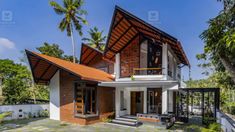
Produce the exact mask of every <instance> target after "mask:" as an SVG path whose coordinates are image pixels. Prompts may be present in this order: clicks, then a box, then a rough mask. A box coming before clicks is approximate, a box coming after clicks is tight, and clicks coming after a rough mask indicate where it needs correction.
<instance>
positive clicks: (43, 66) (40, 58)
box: [25, 50, 113, 84]
mask: <svg viewBox="0 0 235 132" xmlns="http://www.w3.org/2000/svg"><path fill="white" fill-rule="evenodd" d="M25 52H26V55H27V57H28V61H29V64H30V68H31V71H32V74H33V78H34V81H35V82H36V83H42V84H48V82H49V81H50V79H51V78H52V77H53V75H54V74H55V73H56V71H57V70H59V69H62V70H65V71H67V72H69V73H71V74H73V75H75V76H78V77H79V78H81V79H82V80H88V81H96V82H103V81H113V77H112V76H111V75H110V74H108V73H106V72H104V71H101V70H98V69H95V68H92V67H88V66H85V65H82V64H76V63H72V62H70V61H66V60H62V59H59V58H55V57H50V56H47V55H43V54H39V53H36V52H31V51H29V50H25Z"/></svg>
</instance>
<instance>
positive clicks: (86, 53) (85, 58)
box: [80, 43, 103, 65]
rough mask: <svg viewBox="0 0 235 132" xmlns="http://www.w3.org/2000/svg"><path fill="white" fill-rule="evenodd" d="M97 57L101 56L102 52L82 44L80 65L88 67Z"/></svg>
mask: <svg viewBox="0 0 235 132" xmlns="http://www.w3.org/2000/svg"><path fill="white" fill-rule="evenodd" d="M97 56H101V57H102V56H103V52H102V51H100V50H98V49H96V48H93V47H91V46H89V45H88V44H84V43H82V49H81V54H80V64H84V65H88V64H89V63H90V62H91V61H92V60H94V59H95V58H96V57H97Z"/></svg>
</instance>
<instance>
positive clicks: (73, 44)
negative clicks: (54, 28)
mask: <svg viewBox="0 0 235 132" xmlns="http://www.w3.org/2000/svg"><path fill="white" fill-rule="evenodd" d="M70 29H71V40H72V47H73V63H76V60H75V57H76V54H75V43H74V38H73V26H72V24H70Z"/></svg>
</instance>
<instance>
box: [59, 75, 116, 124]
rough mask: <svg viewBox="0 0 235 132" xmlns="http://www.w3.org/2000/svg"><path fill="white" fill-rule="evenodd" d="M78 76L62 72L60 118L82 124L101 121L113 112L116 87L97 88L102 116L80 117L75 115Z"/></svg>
mask: <svg viewBox="0 0 235 132" xmlns="http://www.w3.org/2000/svg"><path fill="white" fill-rule="evenodd" d="M78 79H79V78H78V77H75V76H73V75H71V74H69V73H67V72H65V71H61V72H60V120H61V121H66V122H70V123H76V124H80V125H88V124H93V123H96V122H100V121H101V120H100V119H101V117H104V116H108V115H110V112H112V110H113V108H112V107H111V106H113V105H114V104H112V103H114V101H112V100H113V96H114V94H113V91H114V88H97V97H98V98H97V99H98V101H99V105H98V107H99V111H100V114H101V115H100V117H99V116H97V117H93V118H86V119H83V118H78V117H74V103H73V98H74V81H75V80H78Z"/></svg>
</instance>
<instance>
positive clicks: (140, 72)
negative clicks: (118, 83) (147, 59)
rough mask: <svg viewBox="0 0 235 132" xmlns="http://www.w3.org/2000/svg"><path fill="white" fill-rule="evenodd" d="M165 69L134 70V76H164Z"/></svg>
mask: <svg viewBox="0 0 235 132" xmlns="http://www.w3.org/2000/svg"><path fill="white" fill-rule="evenodd" d="M162 69H163V68H133V75H134V76H135V75H162Z"/></svg>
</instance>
